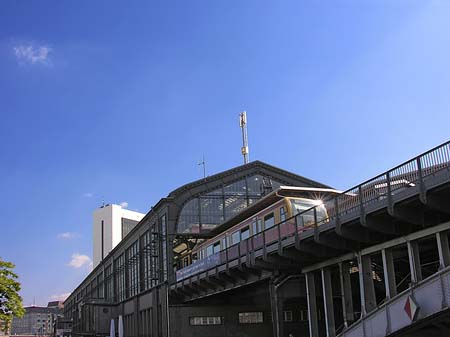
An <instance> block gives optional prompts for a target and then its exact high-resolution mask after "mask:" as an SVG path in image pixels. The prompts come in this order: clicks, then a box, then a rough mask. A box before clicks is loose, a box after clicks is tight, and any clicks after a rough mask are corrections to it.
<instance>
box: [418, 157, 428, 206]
mask: <svg viewBox="0 0 450 337" xmlns="http://www.w3.org/2000/svg"><path fill="white" fill-rule="evenodd" d="M416 163H417V174H418V176H419V189H420V194H419V199H420V201H421V202H422V204H426V203H427V192H426V190H425V185H424V183H423V172H422V161H421V157H417V159H416Z"/></svg>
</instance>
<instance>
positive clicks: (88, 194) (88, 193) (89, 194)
mask: <svg viewBox="0 0 450 337" xmlns="http://www.w3.org/2000/svg"><path fill="white" fill-rule="evenodd" d="M93 196H94V193H92V192H86V193H84V194H83V197H85V198H92V197H93Z"/></svg>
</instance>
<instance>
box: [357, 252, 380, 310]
mask: <svg viewBox="0 0 450 337" xmlns="http://www.w3.org/2000/svg"><path fill="white" fill-rule="evenodd" d="M358 267H359V288H360V292H361V315H366V314H367V313H369V312H371V311H372V310H374V309H376V307H377V301H376V297H375V287H374V284H373V273H372V259H371V258H370V256H369V255H361V254H358Z"/></svg>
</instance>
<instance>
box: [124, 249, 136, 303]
mask: <svg viewBox="0 0 450 337" xmlns="http://www.w3.org/2000/svg"><path fill="white" fill-rule="evenodd" d="M126 257H127V266H128V268H127V274H128V280H127V281H128V284H127V288H128V295H129V296H134V295H136V294H137V293H138V292H139V255H138V242H137V241H136V242H134V243H133V244H132V245H131V246H130V247H129V248H128V249H127V250H126Z"/></svg>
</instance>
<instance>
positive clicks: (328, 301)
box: [321, 268, 336, 337]
mask: <svg viewBox="0 0 450 337" xmlns="http://www.w3.org/2000/svg"><path fill="white" fill-rule="evenodd" d="M321 274H322V290H323V309H324V312H325V326H326V331H327V337H335V336H336V327H335V324H334V306H333V290H332V288H331V273H330V269H328V268H323V269H322V270H321Z"/></svg>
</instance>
